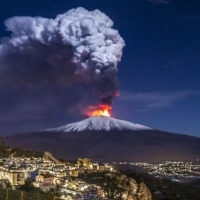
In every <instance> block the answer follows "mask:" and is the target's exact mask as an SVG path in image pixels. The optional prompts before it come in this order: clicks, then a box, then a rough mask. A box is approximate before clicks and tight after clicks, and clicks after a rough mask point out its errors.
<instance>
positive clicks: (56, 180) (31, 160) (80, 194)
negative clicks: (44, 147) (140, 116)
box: [0, 152, 113, 199]
mask: <svg viewBox="0 0 200 200" xmlns="http://www.w3.org/2000/svg"><path fill="white" fill-rule="evenodd" d="M96 172H106V173H108V176H109V175H110V174H109V173H110V172H113V168H112V166H110V165H108V164H98V163H92V162H91V161H90V160H89V159H88V158H84V159H78V160H77V162H76V163H70V162H59V161H58V160H57V159H55V158H54V157H53V156H52V154H51V153H49V152H45V153H44V156H43V157H14V156H13V157H9V158H2V159H0V181H3V180H5V181H9V182H10V184H11V186H12V188H13V189H16V188H17V187H19V186H21V185H24V184H25V180H27V179H28V178H29V179H30V180H31V181H32V184H33V186H34V187H36V188H40V189H41V190H42V191H48V190H49V189H54V188H56V187H59V188H60V191H61V193H62V194H63V195H62V197H63V199H65V197H68V199H69V198H71V199H74V198H79V199H88V198H89V197H90V199H91V198H92V199H95V198H97V197H98V198H104V197H106V193H105V192H104V191H103V190H102V189H101V187H99V186H97V185H95V184H88V183H86V182H84V181H83V180H81V179H80V178H78V176H79V175H80V174H85V173H96ZM65 194H66V196H65Z"/></svg>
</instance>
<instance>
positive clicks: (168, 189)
mask: <svg viewBox="0 0 200 200" xmlns="http://www.w3.org/2000/svg"><path fill="white" fill-rule="evenodd" d="M123 173H124V174H126V175H127V176H129V177H132V178H134V179H135V180H136V181H137V182H138V183H140V182H144V183H145V184H146V185H147V187H148V188H149V190H150V192H151V193H152V199H153V200H200V189H199V187H198V185H196V184H182V183H178V182H172V181H170V180H169V179H157V178H153V177H151V176H149V175H148V174H145V173H137V172H136V171H134V170H126V171H123ZM157 193H160V194H157Z"/></svg>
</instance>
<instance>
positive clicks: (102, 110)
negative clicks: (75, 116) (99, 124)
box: [87, 104, 112, 117]
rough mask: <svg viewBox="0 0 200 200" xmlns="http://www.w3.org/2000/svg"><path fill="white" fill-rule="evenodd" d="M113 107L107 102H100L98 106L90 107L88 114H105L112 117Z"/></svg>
mask: <svg viewBox="0 0 200 200" xmlns="http://www.w3.org/2000/svg"><path fill="white" fill-rule="evenodd" d="M111 109H112V107H111V106H110V105H107V104H100V105H99V106H97V107H90V109H89V110H88V112H87V114H88V115H89V116H90V117H91V116H103V117H110V116H111Z"/></svg>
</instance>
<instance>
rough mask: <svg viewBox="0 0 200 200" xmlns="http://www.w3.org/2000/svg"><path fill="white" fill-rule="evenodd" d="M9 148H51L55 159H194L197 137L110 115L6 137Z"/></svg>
mask: <svg viewBox="0 0 200 200" xmlns="http://www.w3.org/2000/svg"><path fill="white" fill-rule="evenodd" d="M4 139H5V142H6V144H7V145H9V146H11V147H21V148H24V149H29V150H36V151H43V152H44V151H50V152H51V153H53V154H54V155H55V156H56V157H58V158H64V159H69V160H74V159H77V158H79V157H82V158H84V157H88V158H91V159H93V160H98V159H100V160H102V161H130V162H131V161H138V162H139V161H140V162H161V161H164V160H182V161H195V160H196V159H198V158H200V138H197V137H192V136H188V135H181V134H175V133H169V132H165V131H160V130H156V129H152V128H150V127H147V126H143V125H140V124H134V123H131V122H128V121H124V120H119V119H114V118H111V117H97V116H94V117H90V118H87V119H85V120H83V121H80V122H76V123H71V124H67V125H64V126H61V127H57V128H51V129H45V130H42V131H38V132H32V133H23V134H16V135H11V136H8V137H5V138H4Z"/></svg>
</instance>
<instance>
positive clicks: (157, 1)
mask: <svg viewBox="0 0 200 200" xmlns="http://www.w3.org/2000/svg"><path fill="white" fill-rule="evenodd" d="M147 1H148V2H150V3H151V4H170V1H168V0H147Z"/></svg>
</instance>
